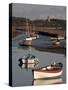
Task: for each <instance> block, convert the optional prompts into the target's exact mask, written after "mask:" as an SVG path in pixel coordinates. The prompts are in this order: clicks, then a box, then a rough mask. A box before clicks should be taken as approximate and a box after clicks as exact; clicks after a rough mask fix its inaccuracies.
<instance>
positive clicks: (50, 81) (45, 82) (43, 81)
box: [32, 78, 63, 85]
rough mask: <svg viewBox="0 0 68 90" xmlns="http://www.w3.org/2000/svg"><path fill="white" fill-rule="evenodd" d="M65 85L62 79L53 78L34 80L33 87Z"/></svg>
mask: <svg viewBox="0 0 68 90" xmlns="http://www.w3.org/2000/svg"><path fill="white" fill-rule="evenodd" d="M61 83H63V80H62V78H52V79H40V80H39V79H37V80H33V83H32V85H49V84H61Z"/></svg>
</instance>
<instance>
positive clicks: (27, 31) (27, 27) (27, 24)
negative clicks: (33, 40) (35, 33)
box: [26, 18, 30, 37]
mask: <svg viewBox="0 0 68 90" xmlns="http://www.w3.org/2000/svg"><path fill="white" fill-rule="evenodd" d="M26 35H27V37H29V36H30V33H29V22H28V20H27V18H26Z"/></svg>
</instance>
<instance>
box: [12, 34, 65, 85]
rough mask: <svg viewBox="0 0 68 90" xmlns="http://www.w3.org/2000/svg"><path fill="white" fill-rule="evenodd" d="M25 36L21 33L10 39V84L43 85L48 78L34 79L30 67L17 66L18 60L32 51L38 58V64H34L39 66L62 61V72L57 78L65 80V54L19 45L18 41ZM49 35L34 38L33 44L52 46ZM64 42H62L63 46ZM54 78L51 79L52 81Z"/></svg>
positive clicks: (63, 81)
mask: <svg viewBox="0 0 68 90" xmlns="http://www.w3.org/2000/svg"><path fill="white" fill-rule="evenodd" d="M24 38H25V35H24V34H22V35H20V36H18V37H16V38H14V39H13V40H12V65H13V66H12V73H13V74H12V85H13V86H29V85H45V84H46V83H47V82H48V80H42V81H34V80H33V74H32V69H31V68H28V69H26V68H23V67H20V66H19V62H18V60H19V59H20V58H22V57H23V56H24V55H26V54H28V53H32V54H33V55H35V56H36V57H37V58H38V59H39V64H37V65H36V66H35V68H36V67H41V66H46V65H49V64H51V63H53V62H62V63H63V74H62V76H61V77H60V79H59V80H61V79H62V83H65V82H66V57H65V54H62V53H59V51H58V53H56V52H50V51H47V50H44V51H43V50H39V49H37V48H35V47H20V46H19V44H18V43H19V42H20V41H22V40H23V39H24ZM50 42H51V40H50V37H47V36H40V39H37V40H34V41H33V44H34V46H37V47H38V46H41V48H42V47H52V44H51V43H50ZM63 45H64V44H62V46H63ZM54 81H56V80H53V82H54ZM49 82H51V81H49Z"/></svg>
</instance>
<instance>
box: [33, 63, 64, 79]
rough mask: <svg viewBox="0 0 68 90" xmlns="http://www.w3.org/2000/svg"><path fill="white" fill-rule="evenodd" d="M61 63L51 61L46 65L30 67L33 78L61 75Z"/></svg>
mask: <svg viewBox="0 0 68 90" xmlns="http://www.w3.org/2000/svg"><path fill="white" fill-rule="evenodd" d="M62 67H63V64H62V63H53V64H51V65H48V66H44V67H40V68H34V69H32V72H33V78H34V79H42V78H53V77H58V76H60V75H62V73H63V69H62Z"/></svg>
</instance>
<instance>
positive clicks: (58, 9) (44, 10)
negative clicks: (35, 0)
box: [12, 3, 66, 20]
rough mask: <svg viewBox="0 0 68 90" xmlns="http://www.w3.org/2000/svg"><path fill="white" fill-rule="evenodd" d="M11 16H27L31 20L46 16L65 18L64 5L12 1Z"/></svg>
mask: <svg viewBox="0 0 68 90" xmlns="http://www.w3.org/2000/svg"><path fill="white" fill-rule="evenodd" d="M12 16H15V17H27V18H29V19H31V20H33V19H46V18H47V17H48V16H50V18H58V19H66V7H65V6H49V5H32V4H18V3H13V5H12Z"/></svg>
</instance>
